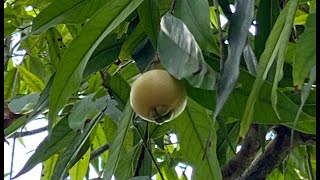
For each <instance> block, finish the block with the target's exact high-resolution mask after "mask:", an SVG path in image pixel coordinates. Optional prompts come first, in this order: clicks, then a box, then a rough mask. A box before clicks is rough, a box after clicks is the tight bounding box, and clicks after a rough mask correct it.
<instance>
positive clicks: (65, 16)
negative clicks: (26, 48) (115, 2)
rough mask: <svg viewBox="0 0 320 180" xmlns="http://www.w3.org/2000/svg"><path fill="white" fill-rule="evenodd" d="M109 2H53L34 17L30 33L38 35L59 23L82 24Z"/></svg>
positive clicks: (82, 0) (106, 0) (75, 0)
mask: <svg viewBox="0 0 320 180" xmlns="http://www.w3.org/2000/svg"><path fill="white" fill-rule="evenodd" d="M109 1H110V0H73V1H64V0H56V1H53V2H52V3H51V4H50V5H49V6H48V7H46V8H45V9H44V10H42V11H41V13H40V14H39V15H37V16H36V18H35V19H34V21H33V23H32V32H33V33H34V34H39V33H41V32H43V31H45V30H47V29H48V28H50V27H52V26H54V25H57V24H60V23H82V22H84V21H85V20H87V19H89V18H90V17H91V16H92V15H93V14H94V13H95V12H96V11H97V10H98V9H99V8H101V7H102V6H103V5H104V4H106V3H108V2H109Z"/></svg>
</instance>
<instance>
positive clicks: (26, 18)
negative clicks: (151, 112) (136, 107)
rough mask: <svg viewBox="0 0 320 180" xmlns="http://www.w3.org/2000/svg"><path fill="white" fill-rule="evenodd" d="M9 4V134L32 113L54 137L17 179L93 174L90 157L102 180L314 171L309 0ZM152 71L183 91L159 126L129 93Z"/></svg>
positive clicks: (31, 0)
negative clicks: (182, 102) (180, 102)
mask: <svg viewBox="0 0 320 180" xmlns="http://www.w3.org/2000/svg"><path fill="white" fill-rule="evenodd" d="M229 3H230V4H229ZM217 4H219V8H216V7H217V6H216V5H217ZM230 5H232V6H230ZM4 6H5V8H4V51H5V56H4V63H5V65H4V113H5V114H4V125H5V129H4V134H5V139H7V138H12V137H14V138H16V137H19V134H17V133H16V132H18V131H19V132H20V131H21V130H20V129H21V128H22V132H23V131H24V130H23V128H24V126H25V125H26V124H27V123H29V122H30V121H34V120H35V119H36V118H37V117H39V116H44V117H45V118H46V119H47V120H48V127H47V128H46V129H47V130H48V132H49V134H48V137H46V138H45V139H44V140H43V141H42V142H41V143H40V144H39V146H38V147H37V148H36V150H35V152H34V154H33V155H32V156H31V157H30V159H29V160H28V162H27V163H26V164H25V165H24V167H23V169H21V171H20V172H19V173H17V172H15V173H14V174H13V175H14V176H16V177H17V176H20V175H22V174H24V173H26V172H28V171H29V170H31V169H32V168H33V167H35V166H36V165H37V164H39V163H42V164H43V170H42V179H52V180H56V179H66V178H71V179H84V178H86V179H92V178H93V177H89V173H88V172H89V164H91V165H92V166H91V167H93V169H92V168H90V171H96V172H97V174H98V175H99V178H103V179H108V180H109V179H111V178H112V177H114V178H116V179H120V180H125V179H136V180H138V179H150V178H151V177H153V178H154V177H156V179H168V180H173V179H187V177H186V174H185V173H186V172H185V170H186V167H189V168H190V167H192V179H195V180H198V179H199V180H200V179H217V180H219V179H236V178H239V179H263V178H265V177H266V178H267V179H270V180H271V179H293V180H294V179H300V178H305V179H311V180H313V179H316V177H315V168H316V155H315V141H316V138H315V134H316V129H315V127H316V126H315V125H316V118H315V114H316V106H315V96H316V94H315V91H316V85H315V80H316V72H315V71H316V70H315V64H316V58H315V54H316V53H315V24H316V23H315V22H316V20H315V19H316V18H315V13H316V0H300V1H299V0H288V1H282V0H281V1H279V0H239V1H237V2H234V1H232V0H229V1H227V0H219V1H218V0H213V1H206V0H172V1H171V0H118V1H112V0H73V1H64V0H7V1H5V3H4ZM233 7H234V8H235V11H233ZM219 14H220V16H221V17H223V19H228V21H227V23H224V22H222V21H221V19H218V18H217V17H218V16H219ZM220 25H221V26H220ZM219 27H221V28H219ZM250 27H251V28H255V31H254V32H253V33H252V31H251V33H250V32H249V28H250ZM15 36H19V37H20V40H19V42H17V43H13V41H12V38H13V37H15ZM226 40H227V41H226ZM18 52H23V53H22V55H21V54H19V53H18ZM17 58H20V59H21V60H22V61H21V63H15V61H14V60H15V59H17ZM152 68H163V69H166V70H167V71H168V72H169V73H170V74H171V75H172V76H174V77H175V78H177V79H179V80H181V81H182V82H183V83H184V85H185V87H186V90H187V94H188V100H187V106H186V108H185V110H184V111H183V113H182V114H181V115H180V116H178V117H177V118H176V119H174V120H172V121H170V122H168V123H164V124H163V125H156V124H153V123H150V122H148V123H147V122H146V121H143V120H142V119H141V118H139V117H138V116H136V115H135V113H134V112H133V111H132V108H131V106H130V103H129V101H128V100H129V96H130V85H131V84H132V83H133V82H134V81H135V79H137V77H139V76H140V75H141V73H143V72H145V71H147V70H150V69H152ZM268 132H273V133H274V134H275V138H272V139H269V138H267V140H266V138H265V137H266V134H267V133H268ZM20 135H21V133H20ZM173 137H177V142H174V138H173ZM22 139H23V138H22ZM239 145H241V149H240V150H239V152H236V149H237V147H240V146H239ZM177 166H181V167H182V169H184V171H183V173H182V176H178V174H177V173H176V171H175V168H176V167H177Z"/></svg>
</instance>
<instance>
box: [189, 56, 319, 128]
mask: <svg viewBox="0 0 320 180" xmlns="http://www.w3.org/2000/svg"><path fill="white" fill-rule="evenodd" d="M205 58H206V60H207V62H208V63H209V62H210V65H211V66H212V67H215V68H217V69H218V68H220V64H219V60H216V59H214V58H212V57H209V56H205ZM254 80H255V77H254V76H253V75H251V74H250V73H249V72H248V71H246V70H244V69H242V68H240V76H239V79H238V87H237V88H235V89H234V90H233V92H232V93H231V95H230V97H229V98H228V100H227V102H226V104H225V105H224V108H223V109H222V111H221V113H220V114H221V115H223V116H226V117H233V118H235V119H241V117H242V115H243V112H244V110H245V104H243V103H241V102H246V101H247V100H248V97H249V96H250V92H251V91H252V86H253V83H254ZM186 87H187V93H188V96H189V97H191V98H192V99H193V100H195V101H196V102H197V103H199V104H200V105H202V106H203V107H205V108H207V109H210V110H212V111H213V110H214V108H215V105H216V99H215V98H216V93H215V91H209V90H202V89H197V88H194V87H192V86H190V85H187V86H186ZM271 89H272V85H271V84H270V82H268V81H263V84H262V87H261V92H260V94H259V96H258V98H257V102H256V104H255V111H254V113H253V121H252V122H253V123H258V124H269V125H276V124H282V125H285V126H288V127H291V128H292V127H294V129H295V130H297V131H300V132H304V133H307V134H315V133H316V128H315V124H316V119H315V117H312V116H310V115H308V114H306V113H305V112H302V113H301V114H300V117H299V120H298V123H297V125H296V126H293V123H294V119H295V117H296V114H297V112H298V109H299V107H298V105H297V104H295V103H294V102H292V100H291V99H290V98H289V97H287V96H286V95H285V94H283V93H282V92H281V91H280V90H278V91H277V93H278V112H279V114H280V116H281V117H282V118H281V119H278V117H277V115H276V114H275V112H274V110H273V108H272V105H271V99H270V94H271ZM208 99H212V101H208Z"/></svg>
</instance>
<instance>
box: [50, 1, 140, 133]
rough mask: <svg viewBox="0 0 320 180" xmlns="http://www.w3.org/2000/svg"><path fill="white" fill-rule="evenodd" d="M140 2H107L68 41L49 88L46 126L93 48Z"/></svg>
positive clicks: (77, 79) (72, 88)
mask: <svg viewBox="0 0 320 180" xmlns="http://www.w3.org/2000/svg"><path fill="white" fill-rule="evenodd" d="M141 2H142V0H133V1H131V0H123V1H111V2H108V3H107V4H106V5H104V6H103V7H102V8H101V9H100V10H99V11H98V12H97V13H96V14H95V15H94V16H93V17H92V18H91V19H90V20H89V21H88V22H87V23H86V24H85V26H84V27H83V30H82V31H81V34H80V36H79V38H77V39H74V40H73V41H72V43H71V44H70V46H69V48H68V49H67V51H66V52H65V54H64V56H63V59H62V62H61V63H60V66H59V69H58V70H57V72H56V76H55V78H54V80H53V84H52V87H51V90H50V95H49V100H50V111H49V127H50V126H52V124H53V122H54V121H55V119H56V117H57V114H58V112H59V111H60V109H61V108H62V107H63V105H65V104H66V102H67V100H68V98H69V97H70V96H71V95H72V93H74V91H75V90H76V89H77V88H78V87H79V85H80V82H81V79H82V73H83V71H84V68H85V65H86V64H87V61H88V60H89V58H90V56H91V54H92V53H93V51H94V50H95V49H96V47H97V46H98V45H99V43H100V42H101V41H102V40H103V39H104V38H105V37H106V36H107V35H108V34H109V33H110V32H111V31H112V30H113V29H114V28H116V27H117V26H118V25H119V24H120V23H121V22H122V21H123V20H124V19H125V18H126V17H127V16H128V15H130V13H131V12H132V11H133V10H135V9H136V8H137V7H138V5H139V4H140V3H141Z"/></svg>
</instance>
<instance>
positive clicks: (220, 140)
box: [217, 121, 240, 166]
mask: <svg viewBox="0 0 320 180" xmlns="http://www.w3.org/2000/svg"><path fill="white" fill-rule="evenodd" d="M239 128H240V123H239V122H238V121H237V122H234V123H230V124H226V129H227V133H228V134H227V135H228V137H229V138H230V141H231V142H236V139H237V138H238V134H239ZM224 137H225V132H223V129H220V128H219V129H218V130H217V154H219V156H218V160H219V163H220V166H222V165H224V164H226V160H227V159H226V157H227V156H226V155H227V149H228V147H229V144H228V142H227V139H226V138H224ZM233 144H235V143H233Z"/></svg>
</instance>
